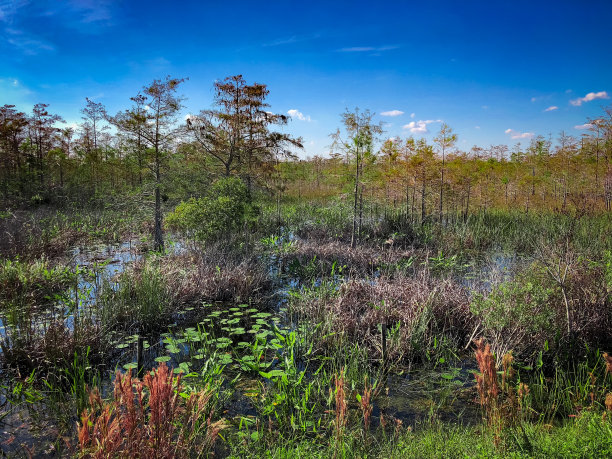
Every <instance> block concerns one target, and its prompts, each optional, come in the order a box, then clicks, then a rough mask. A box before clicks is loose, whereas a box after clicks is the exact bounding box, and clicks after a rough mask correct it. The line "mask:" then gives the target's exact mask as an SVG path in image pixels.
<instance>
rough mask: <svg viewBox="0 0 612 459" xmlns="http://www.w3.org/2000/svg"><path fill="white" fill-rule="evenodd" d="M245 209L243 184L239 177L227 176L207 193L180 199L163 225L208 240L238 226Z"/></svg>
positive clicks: (246, 206)
mask: <svg viewBox="0 0 612 459" xmlns="http://www.w3.org/2000/svg"><path fill="white" fill-rule="evenodd" d="M248 210H249V206H248V193H247V188H246V186H245V185H244V183H242V181H241V180H240V179H238V178H235V177H228V178H223V179H220V180H218V181H217V182H215V184H214V185H213V186H212V188H211V190H210V193H209V195H208V196H205V197H203V198H199V199H197V198H191V199H189V200H188V201H183V202H181V203H180V204H179V205H178V206H177V207H176V208H175V209H174V211H173V212H172V213H170V214H169V215H168V216H167V217H166V225H168V227H170V228H172V229H175V230H178V231H181V232H184V233H186V234H187V235H189V236H190V237H193V238H194V239H196V240H199V241H202V242H210V241H214V240H217V239H220V238H222V237H224V236H228V235H229V234H231V233H232V232H235V231H236V230H238V229H240V228H241V227H242V225H243V223H244V221H245V218H246V216H247V211H248Z"/></svg>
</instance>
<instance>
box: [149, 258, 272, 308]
mask: <svg viewBox="0 0 612 459" xmlns="http://www.w3.org/2000/svg"><path fill="white" fill-rule="evenodd" d="M217 255H218V256H214V255H213V254H210V253H208V254H197V253H186V254H182V255H177V256H173V257H171V258H170V259H169V260H167V261H166V262H164V263H163V265H162V266H161V270H162V275H163V277H164V279H165V280H166V282H167V285H168V288H169V291H170V292H171V294H172V296H173V298H174V300H175V301H176V302H177V303H179V304H196V303H201V302H202V301H245V302H246V301H248V300H249V299H250V300H258V299H262V297H264V296H265V295H266V294H268V292H269V288H270V286H271V284H270V280H269V278H268V275H267V272H266V270H265V267H264V266H263V265H262V264H261V263H259V262H257V261H256V260H253V259H245V260H240V259H236V258H233V257H230V256H227V255H225V256H224V255H222V254H217Z"/></svg>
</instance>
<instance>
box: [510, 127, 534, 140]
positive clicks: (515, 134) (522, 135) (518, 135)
mask: <svg viewBox="0 0 612 459" xmlns="http://www.w3.org/2000/svg"><path fill="white" fill-rule="evenodd" d="M504 132H505V133H506V134H508V135H509V136H510V138H511V139H531V138H532V137H533V136H534V135H535V134H534V133H533V132H519V131H515V130H514V129H506V130H505V131H504Z"/></svg>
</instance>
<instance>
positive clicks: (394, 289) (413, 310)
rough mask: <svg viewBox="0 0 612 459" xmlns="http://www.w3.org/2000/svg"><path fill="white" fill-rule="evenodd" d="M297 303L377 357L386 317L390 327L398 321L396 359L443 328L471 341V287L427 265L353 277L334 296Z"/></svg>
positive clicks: (392, 343) (392, 354)
mask: <svg viewBox="0 0 612 459" xmlns="http://www.w3.org/2000/svg"><path fill="white" fill-rule="evenodd" d="M292 307H293V308H294V309H295V310H296V311H298V312H299V313H301V314H304V315H306V316H307V317H310V318H311V319H313V320H315V321H324V322H327V323H328V324H329V325H330V328H331V329H332V331H334V332H336V333H337V334H342V335H344V336H346V337H347V338H348V339H349V340H351V341H355V342H360V343H362V344H363V345H365V346H367V347H368V348H369V349H370V351H371V356H372V357H373V358H379V357H381V353H382V349H381V335H380V331H379V330H378V326H379V325H380V324H382V323H383V322H384V323H386V324H387V326H388V327H389V328H390V329H391V328H393V327H394V326H396V325H397V324H398V323H399V329H398V330H397V334H396V335H395V336H390V337H389V340H388V341H387V353H388V355H387V356H388V358H391V359H406V358H411V357H413V356H414V352H415V351H416V349H415V347H416V346H418V347H420V348H426V347H427V346H428V345H429V344H430V341H433V339H434V336H436V335H437V336H439V335H440V334H446V335H447V336H452V337H454V338H455V339H456V340H458V341H467V339H468V338H469V337H468V334H469V331H471V327H472V315H471V313H470V309H469V301H468V294H467V291H466V289H465V288H463V287H462V286H461V285H459V284H457V283H456V282H454V281H453V280H451V279H439V278H436V277H433V276H431V275H430V274H429V273H428V272H427V271H426V270H421V271H420V272H418V273H417V274H416V275H415V276H403V275H402V276H394V277H393V278H390V277H381V278H379V279H377V280H376V281H368V280H350V281H348V282H346V283H344V284H342V285H341V287H340V289H339V292H338V295H337V296H335V297H333V298H331V299H327V300H325V299H320V298H308V299H304V300H301V301H300V300H298V301H297V302H295V303H294V304H293V305H292Z"/></svg>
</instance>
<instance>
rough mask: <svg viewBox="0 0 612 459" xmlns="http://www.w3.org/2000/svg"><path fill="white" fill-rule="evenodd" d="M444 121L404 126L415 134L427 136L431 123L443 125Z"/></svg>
mask: <svg viewBox="0 0 612 459" xmlns="http://www.w3.org/2000/svg"><path fill="white" fill-rule="evenodd" d="M441 122H442V120H419V121H411V122H410V123H408V124H404V125H403V126H402V128H403V129H408V130H409V131H410V132H411V133H413V134H427V133H428V132H429V130H428V129H427V125H428V124H431V123H441Z"/></svg>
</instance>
